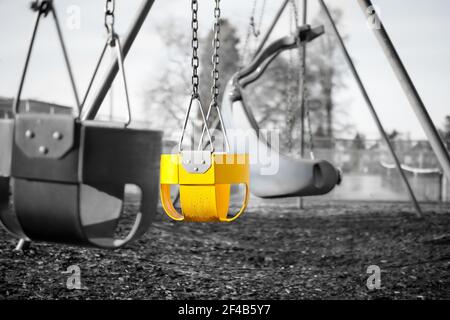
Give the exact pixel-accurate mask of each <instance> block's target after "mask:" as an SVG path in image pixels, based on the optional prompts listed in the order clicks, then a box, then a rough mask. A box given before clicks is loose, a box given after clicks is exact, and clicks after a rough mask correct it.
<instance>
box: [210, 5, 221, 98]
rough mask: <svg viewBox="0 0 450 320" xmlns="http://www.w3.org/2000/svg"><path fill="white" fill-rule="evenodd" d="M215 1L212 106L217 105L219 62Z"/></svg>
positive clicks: (218, 13)
mask: <svg viewBox="0 0 450 320" xmlns="http://www.w3.org/2000/svg"><path fill="white" fill-rule="evenodd" d="M215 1H216V7H215V8H214V26H213V33H214V38H213V41H212V46H213V54H212V56H211V61H212V65H213V69H212V71H211V76H212V87H211V94H212V99H211V104H212V106H214V107H217V106H218V98H219V92H220V91H219V87H220V83H219V76H220V74H219V63H220V57H219V48H220V39H219V34H220V0H215Z"/></svg>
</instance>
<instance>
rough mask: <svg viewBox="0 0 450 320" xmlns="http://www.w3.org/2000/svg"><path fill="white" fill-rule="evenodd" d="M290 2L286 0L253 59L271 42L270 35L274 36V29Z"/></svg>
mask: <svg viewBox="0 0 450 320" xmlns="http://www.w3.org/2000/svg"><path fill="white" fill-rule="evenodd" d="M289 1H290V0H284V2H283V4H282V5H281V7H280V9H279V10H278V12H277V14H276V15H275V18H274V19H273V21H272V23H271V24H270V27H269V29H268V30H267V31H266V34H265V35H264V37H263V39H262V40H261V43H260V44H259V46H258V48H257V49H256V51H255V55H254V56H253V59H254V58H256V56H257V55H258V54H259V53H260V52H261V50H262V49H263V48H264V46H265V45H266V42H267V40H269V37H270V35H271V34H272V31H273V29H274V28H275V26H276V25H277V23H278V20H279V19H280V17H281V15H282V13H283V11H284V9H285V8H286V6H287V4H288V3H289Z"/></svg>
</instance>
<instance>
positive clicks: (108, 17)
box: [105, 0, 116, 36]
mask: <svg viewBox="0 0 450 320" xmlns="http://www.w3.org/2000/svg"><path fill="white" fill-rule="evenodd" d="M115 8H116V1H115V0H106V3H105V28H106V31H107V32H108V35H109V36H112V35H113V34H114V33H115V32H114V20H115V16H114V11H115Z"/></svg>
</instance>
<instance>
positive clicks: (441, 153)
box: [358, 0, 450, 179]
mask: <svg viewBox="0 0 450 320" xmlns="http://www.w3.org/2000/svg"><path fill="white" fill-rule="evenodd" d="M358 2H359V4H360V6H361V9H362V10H363V12H364V14H366V15H367V14H368V13H369V14H371V15H374V17H375V19H376V22H377V25H376V27H374V28H371V29H372V31H373V32H374V34H375V36H376V38H377V39H378V42H379V44H380V46H381V48H382V49H383V52H384V54H385V55H386V58H387V59H388V61H389V63H390V65H391V67H392V70H393V71H394V73H395V75H396V77H397V79H398V81H399V82H400V85H401V86H402V88H403V91H404V92H405V95H406V97H407V98H408V101H409V104H410V105H411V107H412V109H413V110H414V112H415V114H416V117H417V119H418V120H419V122H420V124H421V125H422V128H423V130H424V131H425V134H426V136H427V138H428V140H429V141H430V144H431V147H432V148H433V151H434V153H435V154H436V157H437V158H438V160H439V163H440V164H441V166H442V168H443V170H444V172H445V174H446V176H447V178H448V179H450V155H449V153H448V151H447V150H446V148H445V145H444V142H443V141H442V139H441V137H440V136H439V133H438V131H437V129H436V127H435V126H434V124H433V121H432V120H431V118H430V115H429V114H428V112H427V109H426V108H425V105H424V104H423V102H422V99H421V98H420V96H419V93H418V92H417V90H416V88H415V86H414V83H413V82H412V80H411V78H410V76H409V74H408V72H407V71H406V68H405V66H404V65H403V63H402V60H401V59H400V56H399V55H398V53H397V51H396V50H395V47H394V44H393V43H392V41H391V39H390V38H389V35H388V34H387V32H386V29H385V28H384V25H383V23H382V22H381V20H380V18H379V16H378V15H377V13H376V12H375V9H374V7H373V5H372V2H371V1H370V0H358Z"/></svg>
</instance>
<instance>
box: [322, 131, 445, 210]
mask: <svg viewBox="0 0 450 320" xmlns="http://www.w3.org/2000/svg"><path fill="white" fill-rule="evenodd" d="M392 143H393V146H394V148H395V152H396V153H397V155H398V157H399V159H400V162H401V163H402V165H403V167H404V169H405V172H406V176H407V178H408V181H409V182H410V184H411V187H412V189H413V190H414V193H415V195H416V197H417V198H418V200H419V201H450V183H449V181H448V179H446V178H445V176H444V175H443V173H442V170H441V166H440V165H439V162H438V161H437V158H436V156H435V155H434V152H433V150H432V149H431V146H430V144H429V143H428V141H423V140H394V141H392ZM447 146H450V142H447ZM315 156H316V158H321V159H325V160H328V161H330V162H332V163H333V164H335V165H336V166H338V167H340V168H341V170H342V171H343V182H342V184H341V186H339V187H337V188H335V190H333V191H332V192H331V193H330V194H328V195H326V196H324V197H325V198H330V199H342V200H389V201H404V200H409V197H408V194H407V191H406V188H405V186H404V182H403V180H402V179H401V176H400V174H399V173H398V171H397V169H396V167H395V166H394V161H393V158H392V156H391V154H390V152H389V150H388V149H387V147H386V145H385V144H384V142H383V141H381V140H360V141H355V140H344V139H332V140H331V139H317V140H316V148H315Z"/></svg>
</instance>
